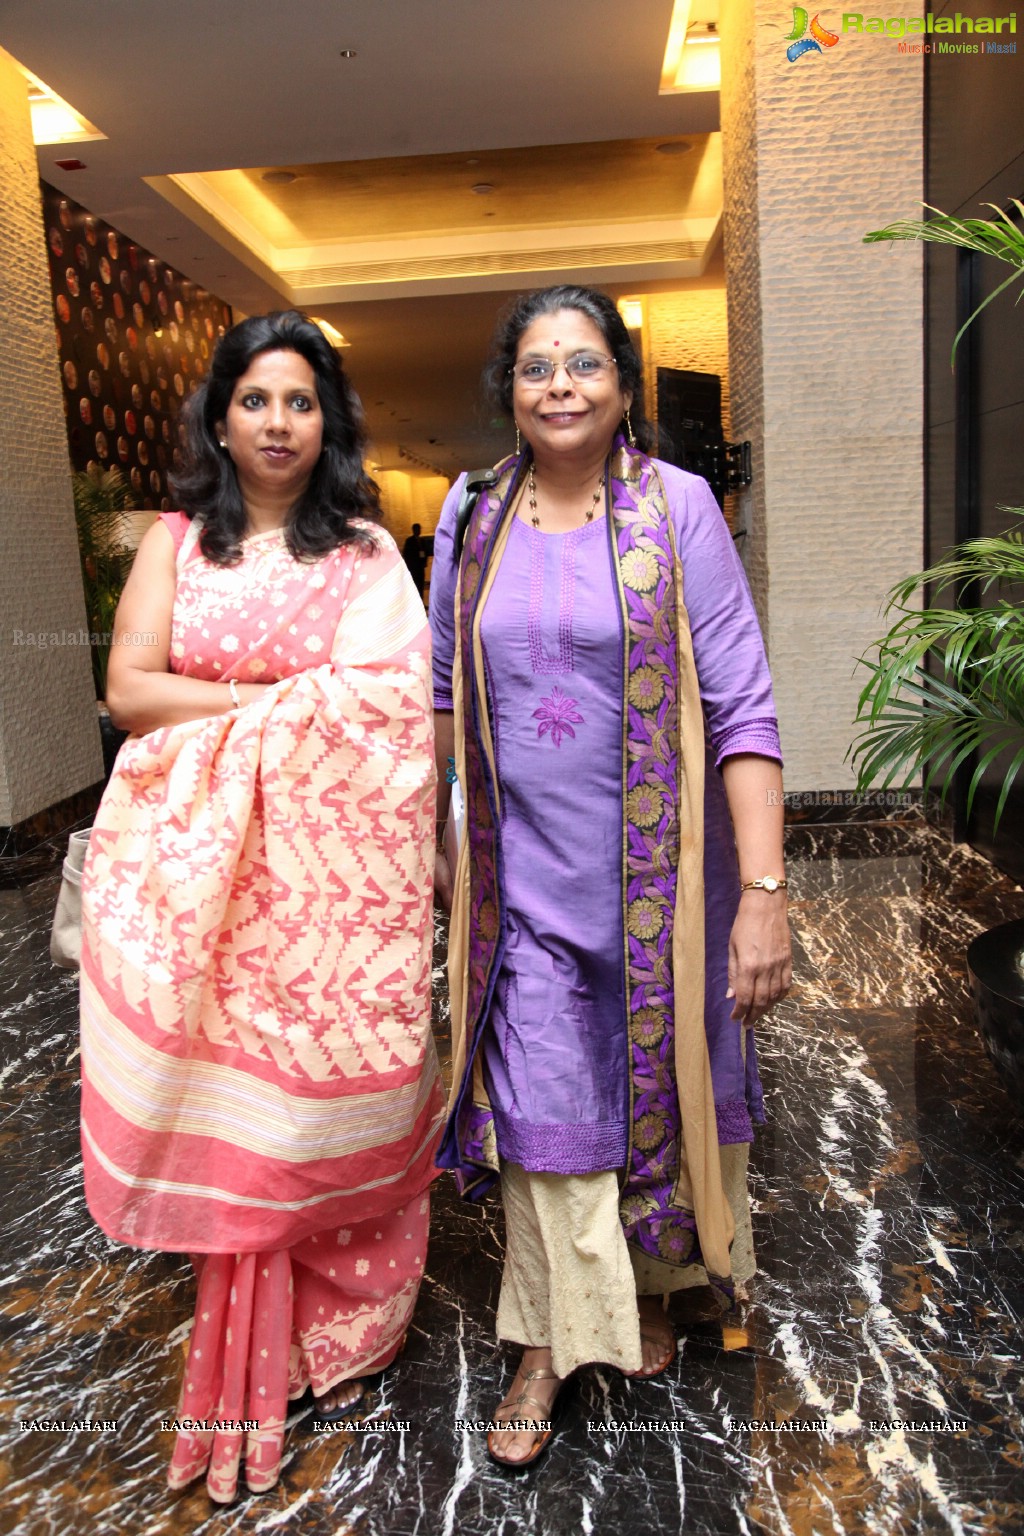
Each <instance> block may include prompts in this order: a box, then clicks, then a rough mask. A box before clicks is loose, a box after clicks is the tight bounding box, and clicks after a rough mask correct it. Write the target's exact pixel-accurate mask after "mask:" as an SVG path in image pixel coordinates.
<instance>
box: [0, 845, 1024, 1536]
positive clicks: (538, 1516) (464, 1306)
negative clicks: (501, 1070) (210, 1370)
mask: <svg viewBox="0 0 1024 1536" xmlns="http://www.w3.org/2000/svg"><path fill="white" fill-rule="evenodd" d="M788 836H789V851H790V859H789V865H790V874H791V883H792V888H793V889H792V894H793V901H792V916H793V928H794V933H795V936H796V941H797V978H798V979H797V984H796V986H795V988H794V991H793V993H792V995H791V996H790V998H789V999H788V1000H787V1001H786V1003H785V1004H784V1005H783V1006H781V1007H779V1008H778V1009H777V1010H776V1014H775V1017H774V1020H773V1022H771V1023H770V1024H767V1025H766V1026H765V1027H764V1029H763V1030H762V1032H761V1037H760V1038H761V1049H762V1069H763V1075H764V1078H765V1084H766V1089H767V1094H768V1101H769V1111H770V1123H769V1125H768V1127H766V1129H765V1131H764V1132H763V1133H762V1134H761V1136H760V1138H759V1142H758V1144H757V1147H756V1150H755V1153H754V1158H753V1170H754V1171H753V1194H754V1198H755V1218H754V1220H755V1236H756V1239H757V1243H758V1256H759V1265H760V1273H759V1275H758V1277H757V1278H756V1280H755V1281H754V1283H753V1286H752V1288H751V1299H750V1301H749V1303H748V1305H747V1308H746V1313H745V1317H744V1318H743V1324H744V1326H745V1328H746V1333H747V1339H748V1343H747V1347H746V1348H733V1349H728V1350H727V1349H726V1348H725V1347H724V1342H723V1334H722V1329H721V1326H720V1323H719V1322H718V1320H717V1319H716V1316H715V1314H714V1312H713V1309H712V1308H711V1307H710V1306H709V1305H708V1303H707V1300H706V1298H705V1297H704V1296H703V1295H701V1294H699V1293H694V1294H691V1295H690V1296H689V1297H688V1298H685V1299H683V1300H681V1301H680V1302H679V1304H678V1307H677V1312H676V1316H677V1321H678V1331H679V1337H680V1351H679V1359H678V1362H677V1364H676V1365H675V1366H674V1367H673V1368H672V1370H671V1371H670V1372H669V1373H668V1374H667V1375H666V1376H665V1377H663V1378H662V1379H660V1380H658V1381H654V1382H637V1381H627V1380H625V1379H624V1378H623V1377H621V1376H620V1375H619V1374H618V1373H617V1372H615V1371H611V1370H608V1371H600V1370H589V1371H585V1372H582V1373H581V1374H580V1376H579V1377H578V1379H576V1380H574V1381H573V1382H572V1383H570V1385H569V1386H568V1387H567V1388H566V1390H565V1391H564V1392H563V1394H562V1399H561V1401H560V1404H559V1409H558V1426H559V1433H558V1434H557V1435H556V1437H555V1439H554V1441H553V1443H552V1446H551V1449H550V1451H549V1452H548V1454H547V1455H546V1457H545V1459H544V1460H543V1461H542V1462H541V1463H540V1464H539V1465H538V1466H537V1467H536V1468H535V1469H533V1470H532V1471H530V1472H526V1473H510V1472H505V1471H503V1470H502V1469H500V1468H498V1467H495V1466H493V1465H492V1464H491V1463H490V1462H489V1461H488V1458H487V1455H486V1452H485V1447H484V1437H483V1436H482V1435H481V1434H476V1433H472V1432H470V1431H465V1430H459V1429H458V1428H456V1420H457V1419H460V1418H476V1417H479V1418H484V1419H485V1418H487V1417H488V1416H489V1414H490V1413H491V1411H492V1410H493V1408H494V1407H495V1405H496V1404H497V1402H498V1401H499V1398H500V1397H501V1396H502V1395H503V1392H504V1390H505V1389H506V1388H507V1386H508V1384H509V1381H510V1378H511V1375H512V1372H513V1371H514V1367H515V1359H514V1355H513V1354H512V1353H511V1352H505V1351H501V1350H499V1349H498V1347H497V1346H496V1344H495V1342H494V1337H493V1314H494V1305H495V1301H496V1297H497V1287H498V1280H499V1266H500V1257H501V1251H502V1223H501V1213H500V1209H499V1207H498V1206H497V1204H496V1203H495V1202H493V1201H490V1202H487V1203H485V1204H484V1205H483V1206H466V1205H461V1204H460V1203H459V1202H458V1201H457V1200H456V1198H455V1196H454V1193H453V1190H452V1187H451V1185H450V1183H449V1182H448V1181H447V1179H445V1180H442V1181H441V1182H439V1183H438V1184H437V1185H436V1186H435V1205H434V1223H433V1236H432V1240H431V1249H430V1255H429V1260H428V1273H427V1278H426V1280H425V1283H424V1286H423V1291H422V1299H421V1303H420V1307H419V1310H418V1312H417V1314H416V1318H415V1322H414V1325H413V1327H412V1329H411V1331H410V1334H409V1339H408V1343H407V1345H406V1349H405V1352H404V1354H403V1356H402V1357H401V1359H400V1360H399V1362H398V1364H397V1365H396V1366H395V1367H393V1368H392V1369H391V1370H390V1371H388V1372H387V1373H385V1375H384V1377H383V1378H382V1379H380V1380H379V1381H377V1382H376V1383H375V1385H374V1390H373V1392H372V1394H371V1397H370V1400H369V1406H370V1408H371V1410H372V1414H373V1417H375V1418H377V1419H380V1418H385V1417H387V1418H389V1419H391V1420H393V1421H398V1420H408V1421H409V1424H410V1428H409V1429H408V1430H402V1431H392V1432H384V1431H375V1432H372V1433H367V1434H359V1435H354V1434H351V1433H340V1434H332V1435H326V1434H323V1435H317V1434H314V1433H313V1431H312V1429H311V1427H310V1422H309V1420H305V1421H301V1420H299V1419H296V1421H295V1423H294V1424H293V1426H292V1429H291V1432H290V1434H289V1437H288V1441H287V1447H286V1465H285V1468H284V1472H283V1475H282V1479H281V1482H280V1484H279V1485H278V1487H277V1488H276V1489H274V1490H273V1491H272V1492H271V1493H269V1494H264V1495H261V1496H258V1497H256V1496H248V1495H247V1496H244V1497H242V1498H240V1499H239V1500H238V1502H237V1503H236V1504H234V1505H231V1506H229V1507H228V1508H220V1507H217V1506H214V1505H212V1504H211V1503H210V1502H209V1500H208V1499H207V1496H206V1492H205V1489H204V1487H203V1485H202V1484H198V1485H196V1486H195V1487H194V1488H193V1489H192V1490H190V1491H189V1492H187V1493H185V1494H183V1495H172V1494H170V1493H168V1491H167V1489H166V1486H165V1483H164V1473H165V1467H166V1461H167V1457H168V1454H169V1450H170V1444H171V1436H170V1434H168V1433H166V1432H162V1431H161V1428H160V1421H161V1419H164V1418H168V1417H170V1416H171V1415H172V1414H173V1410H174V1407H175V1401H176V1393H177V1385H178V1379H179V1374H180V1370H181V1366H182V1363H183V1358H184V1357H183V1350H182V1346H183V1343H184V1341H185V1339H186V1334H187V1328H188V1324H189V1318H190V1314H191V1281H190V1273H189V1267H188V1264H187V1262H185V1261H183V1260H182V1259H181V1258H179V1257H176V1256H164V1255H155V1254H148V1253H138V1252H133V1251H130V1250H127V1249H124V1248H119V1247H116V1246H114V1245H113V1244H111V1243H109V1242H108V1241H107V1240H106V1239H105V1238H104V1237H103V1236H102V1235H101V1234H100V1233H99V1232H98V1231H97V1229H96V1228H95V1227H93V1225H92V1224H91V1222H90V1221H89V1218H88V1215H87V1213H86V1210H85V1206H84V1202H83V1199H82V1192H81V1171H80V1160H79V1151H78V1123H77V1113H78V1071H77V1068H78V1060H77V1038H76V1024H77V1020H76V1005H77V986H76V980H75V978H74V977H69V976H67V975H64V974H62V973H60V972H58V971H56V970H54V969H52V968H51V966H50V964H49V961H48V957H47V939H48V928H49V920H50V915H51V912H52V908H53V903H54V900H55V897H56V892H57V885H58V878H59V874H58V870H56V869H54V868H52V867H46V865H45V864H44V865H42V866H41V865H40V864H39V863H38V862H36V863H35V864H34V865H32V866H31V867H27V868H26V871H25V876H24V878H23V879H22V880H21V881H20V883H11V884H8V885H7V886H6V888H3V889H0V955H2V965H0V1042H2V1046H0V1146H2V1153H3V1159H4V1191H5V1207H4V1217H5V1236H4V1242H3V1250H2V1256H0V1267H2V1275H3V1290H2V1295H3V1324H2V1334H0V1339H2V1343H0V1436H2V1438H0V1488H2V1492H0V1532H4V1533H6V1532H12V1533H13V1532H17V1533H19V1536H20V1533H25V1536H69V1533H73V1536H78V1533H83V1536H84V1533H86V1532H88V1533H90V1536H115V1533H116V1536H121V1533H124V1532H131V1533H133V1536H158V1533H165V1532H166V1533H170V1536H177V1533H185V1532H203V1533H206V1532H210V1533H217V1536H222V1533H225V1536H226V1533H229V1532H230V1533H234V1532H240V1533H263V1532H266V1533H268V1536H278V1533H291V1532H299V1531H302V1532H304V1533H310V1536H319V1533H323V1536H327V1533H331V1536H334V1533H335V1532H345V1533H348V1532H358V1533H359V1536H378V1533H381V1536H384V1533H387V1536H455V1533H459V1536H485V1533H486V1536H513V1533H518V1532H520V1531H531V1532H536V1533H538V1536H549V1533H550V1536H564V1533H565V1532H568V1531H573V1532H575V1531H580V1532H584V1533H589V1532H595V1533H604V1532H615V1533H622V1536H629V1533H631V1532H637V1533H640V1532H643V1533H644V1536H647V1533H649V1532H652V1531H655V1532H675V1531H679V1532H686V1533H691V1532H692V1533H695V1536H703V1533H708V1536H733V1533H737V1536H753V1533H761V1532H768V1533H771V1536H825V1533H828V1536H855V1533H856V1536H859V1533H868V1532H871V1533H874V1532H881V1533H890V1532H892V1533H902V1532H928V1533H930V1532H937V1533H938V1532H941V1533H947V1532H948V1533H951V1536H968V1533H971V1536H973V1533H986V1536H988V1533H991V1536H996V1533H999V1536H1010V1533H1018V1532H1020V1531H1021V1530H1022V1529H1024V1422H1022V1421H1024V1412H1022V1396H1024V1394H1022V1361H1024V1343H1022V1338H1021V1328H1020V1323H1021V1314H1022V1311H1024V1213H1022V1204H1024V1202H1022V1192H1024V1123H1022V1120H1021V1118H1020V1117H1019V1115H1018V1114H1017V1113H1016V1112H1015V1111H1014V1109H1013V1107H1012V1106H1011V1103H1010V1101H1009V1099H1008V1097H1007V1096H1006V1094H1005V1093H1004V1091H1003V1089H1002V1088H1001V1086H1000V1084H999V1082H998V1080H997V1079H996V1077H995V1075H994V1072H993V1069H992V1067H991V1065H990V1063H989V1062H988V1060H987V1058H986V1057H985V1055H984V1052H983V1050H982V1048H981V1045H980V1042H979V1040H978V1037H977V1035H976V1033H975V1030H974V1027H973V1025H972V1023H971V1015H970V1001H969V997H968V992H967V987H966V982H965V973H964V951H965V949H966V946H967V944H968V942H969V941H970V939H971V938H972V937H973V936H974V935H975V933H977V932H979V931H981V930H982V929H983V928H985V927H988V926H990V925H992V924H994V923H996V922H1000V921H1004V920H1006V919H1009V918H1011V917H1019V916H1024V893H1022V892H1021V891H1020V890H1018V889H1016V888H1014V887H1013V886H1011V885H1010V884H1009V883H1008V882H1006V881H1004V880H1002V879H1000V878H999V877H998V875H997V874H996V873H995V872H994V871H993V870H992V868H991V866H990V865H988V864H987V863H985V861H984V860H982V859H980V858H979V857H978V856H976V855H974V854H972V853H971V852H970V850H968V849H966V848H964V847H962V846H954V845H952V844H950V843H949V842H948V841H947V840H946V839H945V838H944V837H943V836H942V835H941V834H940V833H938V832H936V831H934V830H931V829H929V828H928V827H927V826H925V825H924V824H923V823H916V824H915V823H911V824H903V825H901V824H897V823H879V824H878V825H856V826H843V825H829V826H797V827H793V828H791V829H790V832H789V834H788ZM443 1012H444V1010H443V1005H442V1004H441V1002H440V999H439V1006H438V1012H437V1017H438V1028H439V1030H440V1031H441V1032H442V1033H443V1030H444V1019H443ZM41 1418H48V1419H63V1420H71V1419H91V1420H94V1421H95V1420H116V1422H117V1428H116V1430H115V1431H109V1432H105V1433H104V1432H88V1431H83V1432H79V1433H74V1434H72V1433H68V1434H62V1433H46V1432H42V1431H22V1430H21V1429H20V1427H19V1424H20V1421H21V1420H23V1419H24V1420H38V1419H41ZM641 1419H642V1420H650V1419H658V1420H662V1421H664V1420H675V1421H681V1422H682V1424H683V1426H684V1427H683V1428H682V1429H681V1430H679V1431H675V1432H673V1431H670V1430H655V1431H649V1432H637V1431H630V1430H627V1429H623V1428H621V1427H615V1426H616V1425H620V1426H621V1424H622V1423H623V1422H624V1421H632V1422H634V1423H636V1422H637V1421H639V1420H641ZM734 1421H747V1422H749V1421H754V1422H755V1423H758V1424H771V1425H773V1426H776V1427H773V1428H753V1429H749V1428H740V1427H736V1425H735V1423H734ZM798 1421H805V1422H808V1423H809V1422H812V1421H823V1425H824V1427H823V1428H820V1429H811V1428H805V1429H794V1428H793V1427H792V1426H793V1425H794V1424H795V1423H797V1422H798ZM897 1421H898V1422H901V1423H906V1422H911V1423H918V1424H920V1423H936V1424H943V1425H954V1424H957V1423H962V1424H963V1425H964V1426H965V1427H963V1428H945V1429H936V1430H926V1429H915V1428H911V1429H903V1428H882V1427H879V1426H881V1425H891V1424H893V1423H894V1422H897ZM779 1426H781V1427H779ZM786 1426H790V1427H786Z"/></svg>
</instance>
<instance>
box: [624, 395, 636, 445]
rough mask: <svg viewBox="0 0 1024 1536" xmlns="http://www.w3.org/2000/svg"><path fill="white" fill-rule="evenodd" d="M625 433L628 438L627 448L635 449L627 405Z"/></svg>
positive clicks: (634, 439)
mask: <svg viewBox="0 0 1024 1536" xmlns="http://www.w3.org/2000/svg"><path fill="white" fill-rule="evenodd" d="M626 433H627V435H628V437H629V446H630V447H631V448H635V447H636V438H635V436H634V435H633V423H632V422H631V421H630V419H629V406H628V405H627V406H626Z"/></svg>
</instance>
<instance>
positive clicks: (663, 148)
mask: <svg viewBox="0 0 1024 1536" xmlns="http://www.w3.org/2000/svg"><path fill="white" fill-rule="evenodd" d="M692 148H693V145H692V144H691V143H690V142H689V140H688V139H670V140H669V142H668V143H667V144H659V145H657V151H658V154H659V155H688V154H689V153H690V150H691V149H692Z"/></svg>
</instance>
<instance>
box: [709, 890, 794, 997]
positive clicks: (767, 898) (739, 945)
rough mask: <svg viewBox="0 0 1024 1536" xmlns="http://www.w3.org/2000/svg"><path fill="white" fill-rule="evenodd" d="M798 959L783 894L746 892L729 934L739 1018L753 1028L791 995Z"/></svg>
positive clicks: (732, 985) (731, 994)
mask: <svg viewBox="0 0 1024 1536" xmlns="http://www.w3.org/2000/svg"><path fill="white" fill-rule="evenodd" d="M792 980H793V961H792V954H791V950H790V940H789V918H788V916H787V903H786V896H785V893H784V892H783V891H774V892H768V891H744V892H743V894H742V895H741V896H740V906H739V911H738V912H737V913H736V921H735V922H734V923H733V925H732V933H731V934H730V935H729V990H728V992H727V993H726V994H725V995H726V997H733V998H735V999H736V1001H735V1004H734V1006H733V1010H732V1017H733V1018H734V1019H742V1021H743V1023H744V1024H746V1025H748V1026H750V1025H753V1024H756V1023H757V1022H758V1020H759V1019H761V1018H763V1016H764V1015H765V1014H766V1013H767V1012H768V1010H769V1008H771V1007H772V1006H773V1005H774V1004H775V1003H777V1002H778V1001H779V998H780V997H784V996H785V995H786V993H787V992H788V991H789V988H790V985H791V983H792Z"/></svg>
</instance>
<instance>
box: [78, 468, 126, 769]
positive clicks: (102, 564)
mask: <svg viewBox="0 0 1024 1536" xmlns="http://www.w3.org/2000/svg"><path fill="white" fill-rule="evenodd" d="M72 491H73V495H74V503H75V522H76V525H77V528H78V552H79V556H80V558H81V562H82V585H83V587H84V590H85V612H86V618H87V621H88V625H89V640H90V645H91V650H92V675H93V682H94V684H95V686H96V698H97V700H98V701H99V702H98V708H99V720H100V733H101V735H102V738H103V765H104V768H105V770H106V772H107V774H109V773H110V770H111V768H112V767H113V763H114V758H115V757H116V756H117V750H118V748H119V747H120V745H121V742H122V741H123V740H124V733H123V732H122V731H118V730H117V729H116V728H115V726H114V725H113V723H112V722H111V719H110V716H109V714H108V713H107V706H106V704H105V703H104V702H103V701H104V699H105V698H106V693H107V662H108V660H109V657H110V645H111V640H112V637H113V632H114V614H115V613H116V612H117V604H118V600H119V598H120V596H121V592H122V589H123V587H124V584H125V582H126V581H127V579H128V572H129V571H130V570H131V568H132V561H133V560H134V559H135V549H134V547H133V546H132V545H131V544H130V543H129V541H128V534H129V525H128V514H129V513H131V512H132V511H134V510H135V500H134V497H133V495H132V491H131V487H130V486H129V484H128V482H127V480H125V478H124V476H123V475H122V473H121V471H120V470H119V469H102V468H101V467H100V466H99V465H92V466H91V467H90V468H89V469H85V470H80V471H79V472H78V473H77V474H76V475H75V476H74V477H73V480H72Z"/></svg>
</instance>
